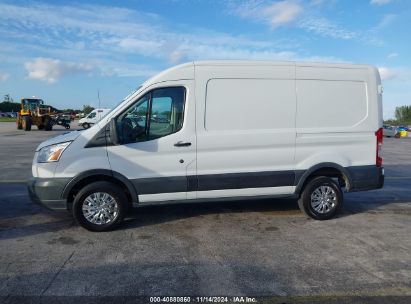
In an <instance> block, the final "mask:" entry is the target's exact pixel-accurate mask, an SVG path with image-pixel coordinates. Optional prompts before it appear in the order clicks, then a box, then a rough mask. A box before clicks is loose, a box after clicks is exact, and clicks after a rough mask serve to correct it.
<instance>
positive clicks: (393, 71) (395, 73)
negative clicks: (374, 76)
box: [378, 67, 411, 82]
mask: <svg viewBox="0 0 411 304" xmlns="http://www.w3.org/2000/svg"><path fill="white" fill-rule="evenodd" d="M378 70H379V72H380V76H381V80H385V81H388V80H394V79H395V80H398V81H401V82H411V71H410V70H409V69H408V68H405V67H389V68H388V67H379V68H378Z"/></svg>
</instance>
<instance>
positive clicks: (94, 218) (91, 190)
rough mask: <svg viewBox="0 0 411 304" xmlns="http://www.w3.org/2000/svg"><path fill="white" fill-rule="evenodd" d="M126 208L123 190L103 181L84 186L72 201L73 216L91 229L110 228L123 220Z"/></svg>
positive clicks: (105, 229)
mask: <svg viewBox="0 0 411 304" xmlns="http://www.w3.org/2000/svg"><path fill="white" fill-rule="evenodd" d="M126 209H127V197H126V195H125V194H124V191H123V190H122V189H121V188H120V187H118V186H117V185H115V184H112V183H109V182H104V181H101V182H95V183H91V184H89V185H87V186H85V187H84V188H83V189H81V190H80V192H79V193H78V194H77V195H76V196H75V199H74V202H73V215H74V218H75V219H76V221H77V222H78V223H79V224H80V225H81V226H82V227H84V228H86V229H88V230H91V231H107V230H112V229H113V228H115V227H116V226H117V225H118V224H119V223H120V222H121V221H122V220H123V218H124V215H125V213H126Z"/></svg>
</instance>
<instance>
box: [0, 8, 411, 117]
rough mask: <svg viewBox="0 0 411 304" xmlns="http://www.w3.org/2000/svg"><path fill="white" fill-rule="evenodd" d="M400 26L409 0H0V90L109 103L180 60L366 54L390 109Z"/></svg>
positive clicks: (408, 20) (400, 101)
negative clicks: (381, 84) (379, 81)
mask: <svg viewBox="0 0 411 304" xmlns="http://www.w3.org/2000/svg"><path fill="white" fill-rule="evenodd" d="M410 31H411V1H409V0H356V1H355V0H328V1H326V0H305V1H303V0H280V1H269V0H245V1H237V0H227V1H217V0H215V1H211V0H209V1H205V0H204V1H200V0H168V1H166V0H153V1H148V0H144V1H143V0H134V1H108V0H103V1H88V2H85V1H82V2H81V1H76V2H72V1H1V0H0V45H1V46H0V95H4V94H10V95H11V96H12V97H13V98H14V99H15V100H18V99H20V98H21V97H27V96H33V95H34V96H39V97H41V98H42V99H44V100H45V101H46V103H48V104H52V105H53V106H55V107H57V108H67V107H74V108H80V107H82V105H84V104H91V105H93V106H97V105H98V99H97V90H99V92H100V98H101V102H102V106H105V107H111V106H114V105H115V104H117V103H118V102H119V101H120V100H121V99H122V98H123V97H124V96H126V95H128V94H129V93H130V92H131V91H133V90H134V89H135V88H137V87H138V86H139V85H140V84H141V83H142V82H143V81H144V80H145V79H147V78H148V77H150V76H152V75H153V74H155V73H157V72H158V71H161V70H163V69H165V68H168V67H170V66H172V65H175V64H178V63H182V62H186V61H190V60H206V59H264V60H299V61H322V62H323V61H325V62H350V63H367V64H373V65H375V66H377V67H379V69H380V73H381V76H382V79H383V84H384V90H385V92H384V117H385V118H390V117H393V113H394V109H395V106H398V105H404V104H408V105H409V104H411V91H410V88H411V62H410V60H409V55H410V54H411V39H410V38H411V33H410Z"/></svg>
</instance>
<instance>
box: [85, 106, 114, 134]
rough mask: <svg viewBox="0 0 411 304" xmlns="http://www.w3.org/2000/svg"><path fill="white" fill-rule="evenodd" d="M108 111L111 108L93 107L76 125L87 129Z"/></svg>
mask: <svg viewBox="0 0 411 304" xmlns="http://www.w3.org/2000/svg"><path fill="white" fill-rule="evenodd" d="M110 111H111V109H94V110H93V111H91V112H90V113H89V114H88V115H87V116H86V117H84V118H82V119H80V120H79V121H78V125H79V126H82V127H83V128H84V129H88V128H90V127H91V126H92V125H94V124H95V123H97V122H98V121H99V120H100V119H102V118H103V117H104V116H106V115H107V113H108V112H110Z"/></svg>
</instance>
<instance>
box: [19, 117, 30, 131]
mask: <svg viewBox="0 0 411 304" xmlns="http://www.w3.org/2000/svg"><path fill="white" fill-rule="evenodd" d="M21 126H22V128H23V130H24V131H30V130H31V119H30V117H29V116H23V120H22V124H21Z"/></svg>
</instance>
